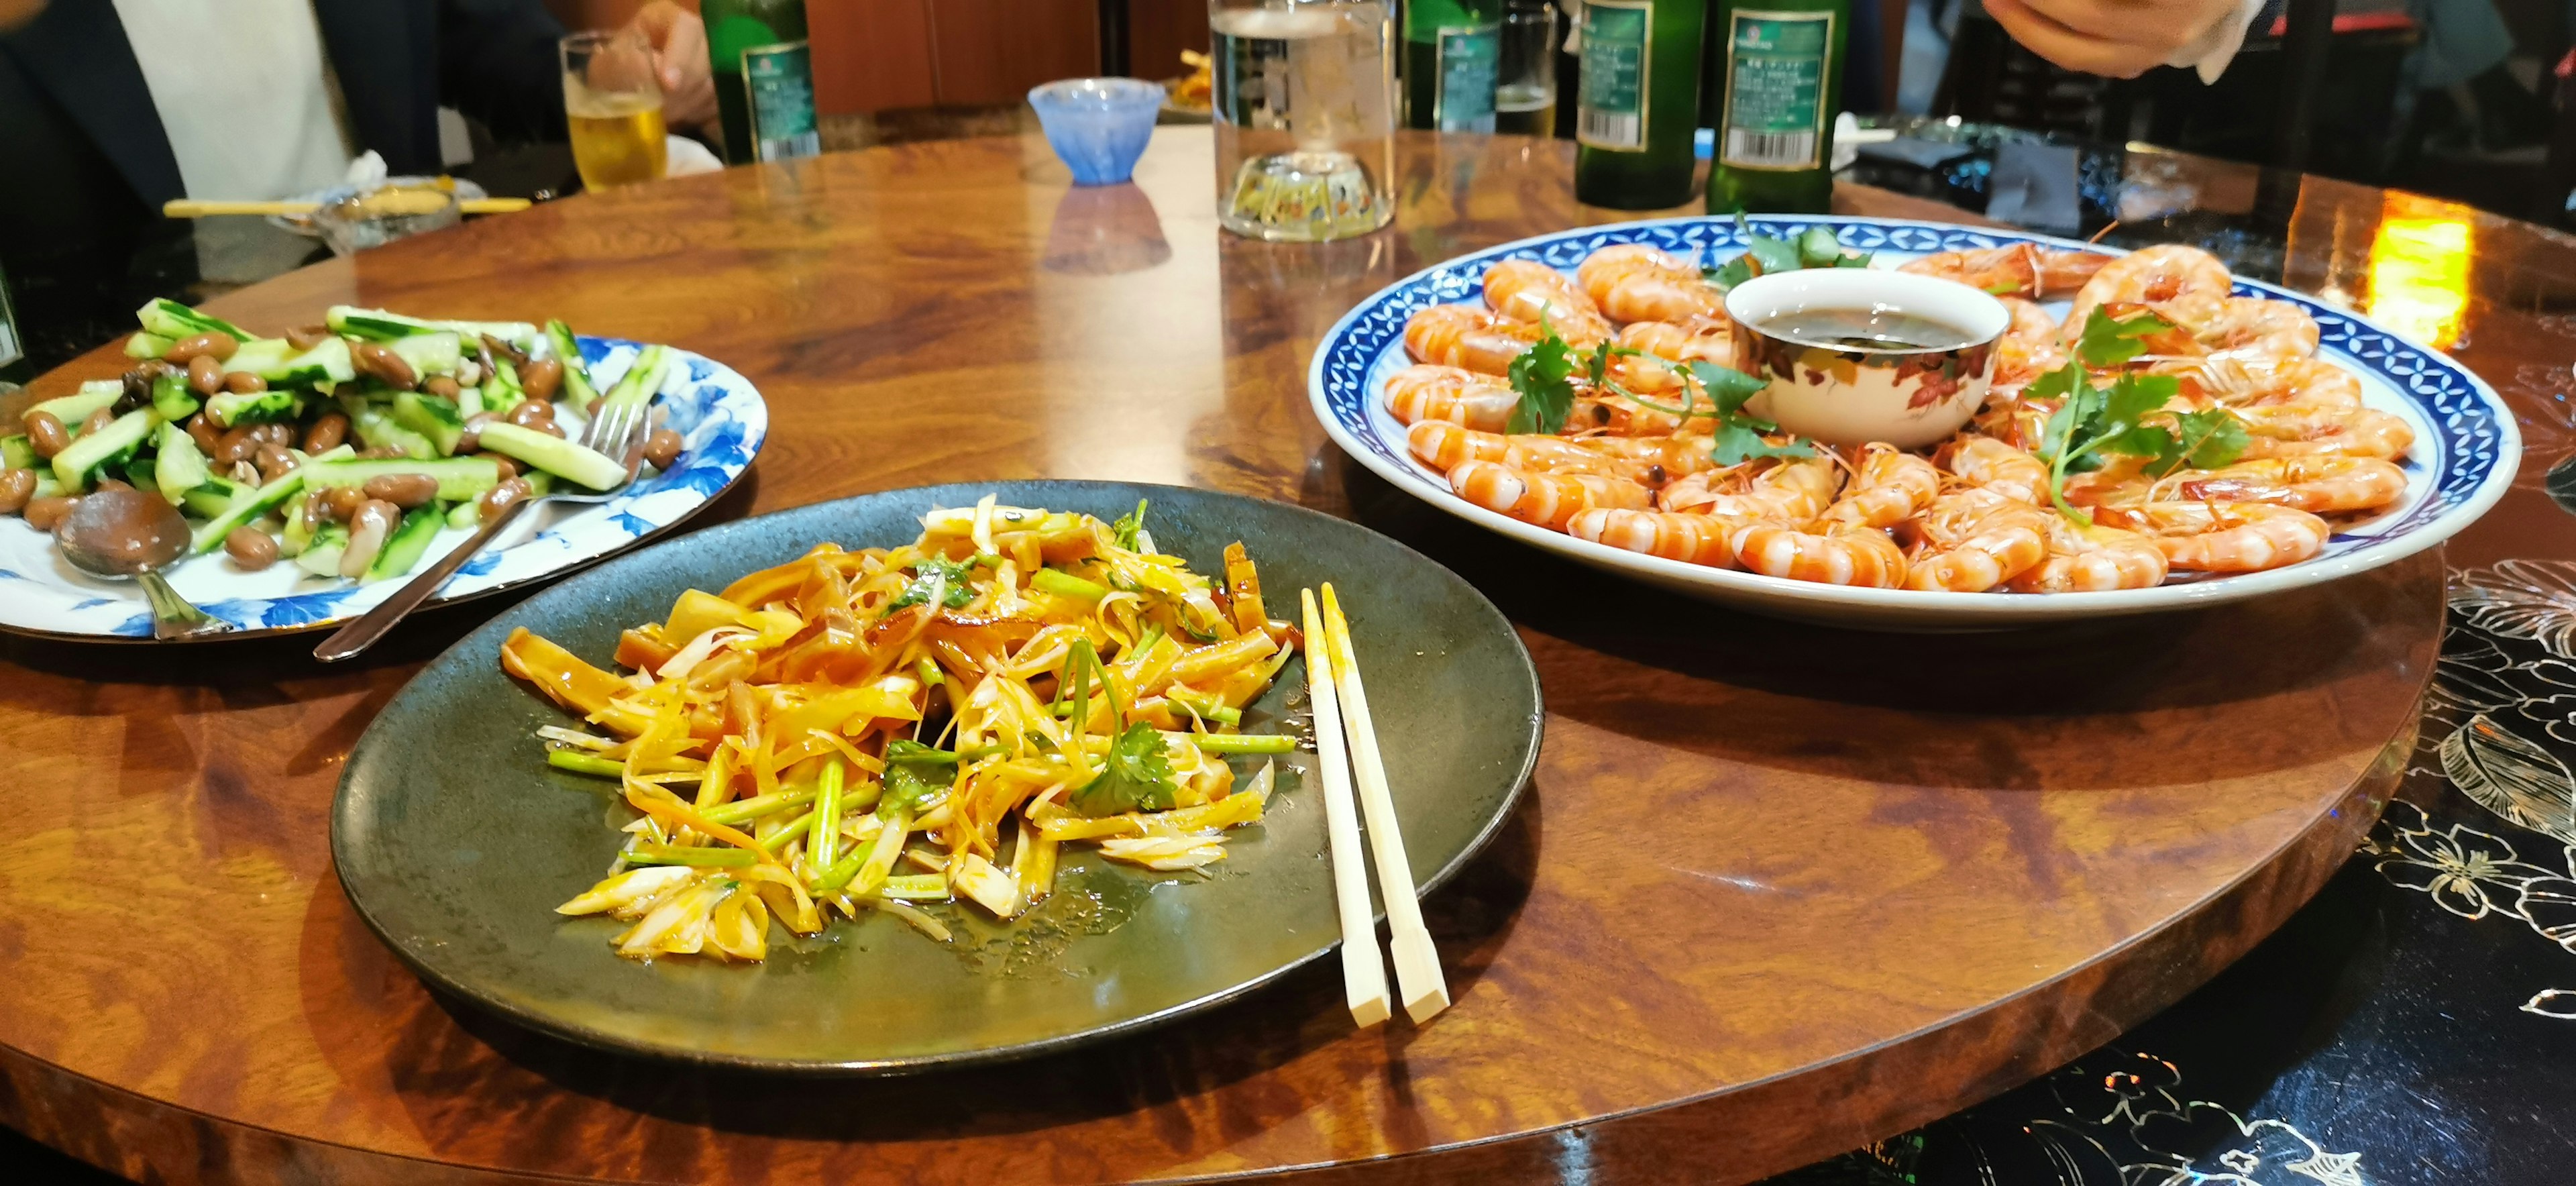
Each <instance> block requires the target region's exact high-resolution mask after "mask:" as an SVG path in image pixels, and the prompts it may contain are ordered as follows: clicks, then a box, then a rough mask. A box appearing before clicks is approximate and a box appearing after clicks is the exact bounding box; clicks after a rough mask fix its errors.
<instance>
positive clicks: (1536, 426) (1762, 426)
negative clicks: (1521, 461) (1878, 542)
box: [1503, 330, 1816, 465]
mask: <svg viewBox="0 0 2576 1186" xmlns="http://www.w3.org/2000/svg"><path fill="white" fill-rule="evenodd" d="M1644 353H1645V351H1642V350H1639V349H1637V348H1635V347H1633V346H1622V345H1619V344H1618V343H1616V342H1604V343H1602V344H1600V345H1599V346H1596V347H1594V348H1592V349H1591V350H1589V351H1578V350H1576V349H1575V348H1574V347H1572V346H1571V345H1568V344H1567V343H1566V341H1565V339H1563V338H1561V337H1558V336H1557V334H1556V331H1554V330H1549V331H1547V333H1546V334H1545V336H1543V337H1541V338H1540V339H1539V341H1538V344H1537V345H1536V346H1533V347H1531V348H1530V349H1529V350H1528V351H1526V352H1524V353H1523V354H1522V355H1521V356H1520V357H1518V358H1515V359H1513V360H1512V363H1511V366H1510V367H1509V368H1507V370H1508V375H1507V377H1508V378H1509V379H1510V381H1511V385H1512V390H1513V391H1515V392H1517V393H1519V395H1520V402H1519V403H1518V404H1517V405H1515V406H1514V407H1513V408H1512V415H1511V419H1510V421H1509V422H1508V423H1506V424H1505V425H1504V426H1503V427H1504V431H1506V432H1510V433H1515V434H1519V433H1546V434H1550V435H1553V434H1555V433H1557V432H1560V431H1563V429H1564V428H1565V420H1566V417H1567V416H1568V415H1570V414H1571V413H1572V411H1573V408H1574V390H1575V388H1574V370H1575V360H1576V359H1577V358H1581V359H1582V360H1583V368H1584V378H1585V379H1586V380H1587V381H1588V382H1589V383H1590V385H1591V387H1592V389H1593V390H1595V391H1606V392H1609V393H1611V394H1613V395H1617V396H1619V397H1621V398H1623V399H1626V400H1628V401H1629V402H1631V403H1634V404H1636V405H1638V406H1639V407H1644V408H1651V409H1653V410H1655V411H1658V412H1662V413H1664V414H1666V415H1670V416H1677V417H1680V418H1681V419H1682V421H1683V422H1684V423H1685V424H1687V423H1688V422H1690V421H1692V420H1706V421H1708V422H1709V423H1710V433H1711V436H1712V437H1713V438H1714V439H1713V441H1712V444H1711V446H1710V449H1709V456H1710V457H1711V458H1712V459H1714V460H1715V461H1716V462H1717V463H1718V464H1719V465H1741V464H1743V463H1745V462H1747V461H1750V460H1753V459H1754V458H1757V457H1814V456H1816V448H1815V446H1814V445H1813V444H1812V443H1810V442H1808V441H1805V440H1793V441H1790V442H1789V443H1787V444H1784V445H1775V444H1772V443H1771V442H1770V441H1769V440H1766V439H1764V438H1765V437H1766V436H1768V435H1770V434H1775V433H1778V432H1779V431H1780V426H1779V425H1778V424H1775V423H1773V422H1771V421H1769V420H1765V419H1763V418H1761V417H1759V416H1756V415H1754V414H1752V413H1750V412H1747V411H1745V410H1744V404H1745V401H1747V400H1750V399H1752V398H1753V397H1754V396H1755V395H1756V394H1758V393H1760V392H1761V390H1762V388H1763V387H1764V386H1765V384H1764V382H1763V380H1762V379H1761V378H1760V377H1758V376H1754V375H1748V374H1745V373H1744V372H1742V371H1739V370H1736V369H1735V368H1733V367H1722V366H1717V365H1714V364H1712V363H1707V362H1692V363H1688V364H1685V365H1684V366H1683V367H1682V368H1681V375H1682V402H1681V406H1679V407H1674V406H1672V405H1669V404H1664V403H1659V402H1657V401H1655V400H1651V399H1648V398H1646V397H1645V396H1642V395H1639V394H1637V393H1636V392H1633V391H1630V390H1628V389H1627V388H1626V387H1624V386H1622V385H1620V383H1619V381H1618V380H1616V379H1613V378H1611V377H1610V361H1611V360H1612V359H1614V358H1634V357H1639V356H1642V355H1643V354H1644Z"/></svg>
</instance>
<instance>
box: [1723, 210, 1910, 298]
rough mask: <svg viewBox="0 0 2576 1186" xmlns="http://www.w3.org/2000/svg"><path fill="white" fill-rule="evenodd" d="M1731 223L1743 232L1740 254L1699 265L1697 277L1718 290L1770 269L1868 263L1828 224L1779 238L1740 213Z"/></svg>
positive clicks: (1865, 254)
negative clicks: (1711, 264)
mask: <svg viewBox="0 0 2576 1186" xmlns="http://www.w3.org/2000/svg"><path fill="white" fill-rule="evenodd" d="M1735 225H1736V227H1737V229H1739V230H1741V231H1742V232H1743V234H1744V254H1742V255H1738V256H1736V257H1735V258H1734V259H1731V260H1728V261H1726V262H1725V263H1723V264H1720V265H1718V266H1716V267H1704V268H1701V269H1700V278H1701V279H1702V280H1705V281H1707V282H1708V283H1709V285H1710V286H1711V287H1713V288H1715V289H1717V290H1718V291H1720V292H1725V291H1727V290H1729V289H1732V288H1734V287H1735V286H1736V285H1738V284H1742V283H1744V282H1745V281H1747V280H1750V279H1752V278H1754V277H1756V276H1768V275H1770V274H1771V273H1773V272H1795V271H1799V270H1801V269H1804V268H1866V267H1868V266H1869V260H1870V253H1869V252H1866V251H1859V252H1847V251H1844V250H1843V244H1842V240H1841V239H1838V238H1836V237H1835V236H1834V230H1833V228H1832V227H1827V226H1812V227H1808V228H1807V229H1806V230H1804V231H1801V232H1799V233H1798V234H1797V235H1795V236H1792V237H1790V238H1786V239H1782V238H1778V237H1775V236H1772V235H1766V234H1764V233H1762V232H1761V231H1758V230H1755V229H1753V224H1752V223H1750V222H1748V221H1746V220H1745V218H1744V215H1743V214H1741V213H1738V214H1737V215H1736V216H1735Z"/></svg>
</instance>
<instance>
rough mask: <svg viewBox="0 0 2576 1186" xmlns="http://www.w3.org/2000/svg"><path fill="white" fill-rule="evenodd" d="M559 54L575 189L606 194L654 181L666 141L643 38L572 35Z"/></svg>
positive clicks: (635, 34) (627, 32)
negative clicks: (612, 189) (576, 173)
mask: <svg viewBox="0 0 2576 1186" xmlns="http://www.w3.org/2000/svg"><path fill="white" fill-rule="evenodd" d="M562 53H563V88H564V122H565V123H567V124H569V125H570V126H571V129H572V163H573V167H575V168H577V169H579V170H581V183H582V185H583V186H584V187H585V188H588V189H605V188H607V187H609V186H612V185H632V184H634V183H636V182H638V181H651V180H653V179H655V178H658V177H660V176H661V175H662V170H663V168H664V167H665V164H666V162H665V160H664V157H665V154H666V153H667V152H668V150H669V141H668V139H667V138H666V137H667V135H668V133H667V132H666V130H665V129H664V127H663V125H662V84H661V83H659V82H656V81H654V78H653V43H652V42H650V41H648V40H646V39H645V37H644V32H643V30H641V29H637V28H634V27H632V26H630V27H628V28H625V29H620V30H618V31H616V32H614V33H575V34H573V35H572V36H569V37H566V38H564V39H563V42H562Z"/></svg>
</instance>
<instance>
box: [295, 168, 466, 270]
mask: <svg viewBox="0 0 2576 1186" xmlns="http://www.w3.org/2000/svg"><path fill="white" fill-rule="evenodd" d="M462 217H463V211H462V208H461V207H459V206H458V205H457V204H456V194H455V192H454V191H452V190H444V189H440V188H438V187H437V186H434V185H384V186H378V187H376V188H374V189H371V190H367V191H365V192H364V193H359V194H355V195H352V196H350V197H347V198H343V199H341V200H340V201H337V202H333V203H331V204H330V205H328V206H324V207H322V208H321V209H318V210H315V211H314V212H313V226H314V228H315V229H316V230H319V231H321V232H322V241H323V242H325V243H328V244H330V245H331V253H332V254H333V255H355V254H357V253H358V252H361V251H364V250H366V249H368V248H370V247H382V246H384V245H385V244H387V243H391V242H393V241H394V240H396V239H404V238H409V237H411V236H413V235H417V234H421V233H423V232H426V231H435V230H439V229H442V228H445V227H452V226H455V225H456V224H457V222H458V220H459V219H460V218H462Z"/></svg>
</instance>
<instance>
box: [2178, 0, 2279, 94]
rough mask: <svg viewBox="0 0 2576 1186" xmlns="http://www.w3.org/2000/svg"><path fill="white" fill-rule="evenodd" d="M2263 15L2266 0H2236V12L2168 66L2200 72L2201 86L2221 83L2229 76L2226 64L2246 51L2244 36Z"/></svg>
mask: <svg viewBox="0 0 2576 1186" xmlns="http://www.w3.org/2000/svg"><path fill="white" fill-rule="evenodd" d="M2262 11H2263V0H2236V11H2235V12H2232V13H2229V14H2226V15H2224V16H2221V17H2219V18H2218V20H2217V21H2215V22H2213V23H2212V24H2211V25H2210V26H2209V31H2208V32H2205V33H2202V34H2201V35H2200V36H2199V37H2198V38H2197V39H2195V40H2194V41H2193V42H2192V43H2191V44H2189V45H2186V46H2184V47H2182V48H2181V49H2178V50H2175V51H2174V55H2173V56H2172V57H2170V58H2167V59H2165V65H2168V66H2190V67H2192V68H2194V69H2196V70H2198V71H2199V72H2200V81H2201V84H2202V85H2204V86H2206V85H2208V84H2210V83H2213V82H2216V81H2218V76H2219V75H2221V74H2224V73H2226V72H2227V64H2228V63H2229V62H2233V61H2235V60H2236V51H2237V50H2239V49H2242V48H2244V46H2245V34H2246V32H2247V31H2248V30H2250V29H2251V28H2253V25H2254V17H2255V14H2257V13H2260V12H2262Z"/></svg>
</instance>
